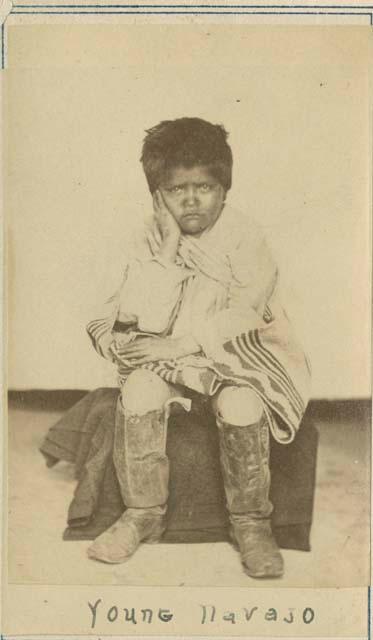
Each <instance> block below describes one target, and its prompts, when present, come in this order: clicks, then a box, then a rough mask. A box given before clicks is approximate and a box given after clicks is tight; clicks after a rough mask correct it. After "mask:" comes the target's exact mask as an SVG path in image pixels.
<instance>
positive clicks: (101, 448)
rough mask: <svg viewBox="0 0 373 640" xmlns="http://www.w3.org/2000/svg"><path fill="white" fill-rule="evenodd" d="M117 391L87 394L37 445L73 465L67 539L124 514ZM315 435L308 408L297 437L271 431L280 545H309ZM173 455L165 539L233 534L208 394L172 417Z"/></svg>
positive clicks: (98, 529) (87, 536)
mask: <svg viewBox="0 0 373 640" xmlns="http://www.w3.org/2000/svg"><path fill="white" fill-rule="evenodd" d="M118 394H119V391H118V389H114V388H100V389H96V390H95V391H92V392H89V393H87V395H86V396H84V397H83V398H82V399H81V400H80V401H79V402H78V403H77V404H75V405H74V406H73V407H72V408H71V409H69V410H68V411H67V412H66V413H65V414H64V415H63V416H62V417H61V419H60V420H59V421H58V422H57V423H56V424H55V425H54V426H52V427H51V428H50V429H49V431H48V433H47V435H46V437H45V440H44V442H43V444H42V446H41V448H40V451H41V452H42V454H43V455H44V456H45V458H46V462H47V464H48V466H51V467H52V466H53V465H54V464H56V463H57V462H58V461H59V460H65V461H67V462H70V463H73V464H74V465H75V471H76V478H77V486H76V489H75V493H74V496H73V499H72V502H71V504H70V507H69V511H68V516H67V525H68V526H67V528H66V530H65V532H64V534H63V537H64V539H65V540H91V539H94V538H96V537H97V536H98V535H100V534H101V533H102V532H103V531H105V530H106V529H107V528H108V527H110V526H111V525H112V524H113V523H114V522H115V520H117V519H118V517H119V516H120V515H121V514H122V513H123V511H124V510H125V506H124V504H123V501H122V498H121V494H120V488H119V484H118V480H117V477H116V472H115V468H114V464H113V439H114V424H115V409H116V403H117V399H118ZM317 442H318V434H317V431H316V428H315V427H314V425H313V423H312V422H311V421H310V420H309V418H308V414H307V412H306V414H305V416H304V418H303V420H302V422H301V425H300V429H299V431H298V432H297V434H296V436H295V438H294V440H293V441H292V442H291V443H290V444H288V445H285V446H284V445H283V444H279V443H278V442H276V441H275V440H274V438H273V437H271V456H270V469H271V493H270V498H271V501H272V503H273V506H274V509H273V514H272V529H273V532H274V535H275V537H276V539H277V542H278V544H279V545H280V546H281V547H282V548H287V549H297V550H304V551H309V550H310V530H311V523H312V511H313V501H314V491H315V470H316V453H317ZM167 454H168V456H169V459H170V497H169V503H168V504H169V508H168V515H167V518H168V526H167V530H166V532H165V534H164V536H163V538H162V541H164V542H217V541H224V540H228V513H227V511H226V507H225V497H224V487H223V480H222V476H221V471H220V462H219V444H218V433H217V428H216V425H215V418H214V415H213V413H212V411H211V409H210V404H209V400H208V398H204V397H202V396H199V395H197V396H196V398H193V403H192V411H191V412H190V413H189V414H186V413H185V412H184V411H182V410H181V409H180V411H178V412H177V413H176V414H175V415H172V416H171V417H170V419H169V423H168V436H167Z"/></svg>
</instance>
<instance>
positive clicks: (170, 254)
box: [158, 234, 180, 262]
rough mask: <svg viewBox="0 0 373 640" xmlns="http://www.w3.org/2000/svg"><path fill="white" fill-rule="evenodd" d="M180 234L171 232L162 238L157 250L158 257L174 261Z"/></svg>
mask: <svg viewBox="0 0 373 640" xmlns="http://www.w3.org/2000/svg"><path fill="white" fill-rule="evenodd" d="M179 240H180V234H172V235H169V236H167V237H166V238H164V240H163V242H162V245H161V248H160V250H159V253H158V255H159V257H160V258H163V259H164V260H167V261H169V262H175V259H176V254H177V250H178V247H179Z"/></svg>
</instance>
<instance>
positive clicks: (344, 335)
mask: <svg viewBox="0 0 373 640" xmlns="http://www.w3.org/2000/svg"><path fill="white" fill-rule="evenodd" d="M370 38H371V32H370V29H369V28H366V27H361V26H349V27H344V26H338V27H334V26H324V27H322V28H320V27H317V26H306V27H304V26H297V25H293V26H281V27H278V26H270V25H249V24H242V23H241V24H236V25H234V26H227V25H224V24H217V23H211V24H210V23H201V24H193V25H192V24H167V23H162V24H157V25H154V24H146V23H139V24H126V23H118V24H115V25H114V24H110V23H108V24H100V25H98V24H93V23H92V24H89V25H84V24H78V23H76V24H71V25H66V24H63V23H61V24H49V25H40V24H28V25H27V26H26V25H22V24H14V25H10V26H9V27H8V41H7V52H8V53H7V55H8V69H7V71H6V77H5V79H4V122H5V125H6V128H5V145H4V148H5V154H4V186H5V191H4V193H5V203H6V207H5V210H6V256H7V265H6V272H7V280H8V290H7V296H8V302H7V318H8V319H7V326H8V346H7V361H8V373H7V389H8V410H7V425H8V430H7V453H6V455H7V461H8V462H7V469H8V471H7V486H8V502H9V504H8V506H9V513H8V519H7V572H8V573H7V575H8V581H9V583H10V584H13V585H90V586H95V585H98V586H99V585H106V586H110V585H112V586H114V585H115V586H118V585H123V586H126V587H203V588H204V587H206V588H209V587H228V588H231V587H232V588H238V587H249V588H251V589H259V590H263V589H266V588H274V589H276V590H281V589H283V588H299V589H302V588H310V587H312V588H315V589H316V588H353V587H356V588H362V587H367V586H368V585H369V583H370V546H369V545H370V464H371V462H370V457H371V456H370V450H371V433H370V408H371V404H370V395H371V392H370V306H371V303H370V266H371V264H370V263H371V255H370V251H371V249H370V244H371V240H370V220H369V208H370V189H369V183H370V171H371V168H370V160H371V159H370V147H371V143H370V136H371V132H370V84H369V63H370V57H369V56H370V46H371V44H370ZM97 603H98V600H97V601H96V605H94V602H93V603H92V602H91V604H90V616H91V617H90V618H89V621H92V628H94V625H93V622H94V621H95V620H96V616H102V617H103V616H105V617H106V615H107V608H106V609H105V608H104V604H100V605H99V606H98V604H97ZM95 606H96V607H97V609H95ZM105 606H106V605H105ZM206 606H207V604H206ZM142 611H143V612H144V611H145V610H144V609H143V610H142ZM287 612H288V609H286V610H284V613H283V615H286V614H287ZM127 614H128V611H127ZM202 614H203V615H204V616H205V619H206V617H207V618H208V617H209V616H210V619H211V615H212V612H211V609H208V608H205V609H204V610H203V609H202ZM113 615H114V614H113ZM146 615H147V614H144V613H140V611H138V612H135V613H132V616H138V622H148V620H146V619H145V618H146ZM213 615H215V613H214V614H213ZM247 615H249V614H248V613H246V616H247ZM276 615H277V614H276ZM289 615H290V614H289ZM307 615H312V614H307V613H306V614H305V613H304V610H303V616H306V617H307ZM108 616H109V618H108V619H110V614H108ZM144 616H145V618H144ZM143 618H144V619H143ZM246 619H247V617H246ZM273 619H275V618H273ZM266 620H269V618H266ZM231 621H232V620H231ZM127 622H128V620H127ZM132 622H134V621H133V620H132ZM233 622H234V621H233ZM110 628H111V627H110ZM112 628H113V629H114V626H113V627H112ZM126 629H127V632H126V633H129V630H128V629H129V626H128V625H127V627H126ZM132 632H133V627H132Z"/></svg>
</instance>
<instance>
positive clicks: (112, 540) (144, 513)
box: [87, 507, 166, 564]
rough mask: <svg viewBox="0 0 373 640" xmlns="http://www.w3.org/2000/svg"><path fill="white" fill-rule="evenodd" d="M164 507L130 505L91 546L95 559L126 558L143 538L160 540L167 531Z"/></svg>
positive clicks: (102, 560)
mask: <svg viewBox="0 0 373 640" xmlns="http://www.w3.org/2000/svg"><path fill="white" fill-rule="evenodd" d="M165 513H166V508H165V507H152V508H150V509H127V511H125V512H124V513H123V515H122V516H121V517H120V518H119V520H117V522H115V524H113V525H112V526H111V527H110V529H107V531H105V532H104V533H102V534H101V535H100V536H99V537H98V538H96V540H95V541H94V542H93V544H92V545H91V546H90V547H89V548H88V550H87V555H88V557H89V558H91V559H92V560H99V561H101V562H108V563H110V564H117V563H121V562H126V560H128V559H129V558H130V557H131V556H132V555H133V554H134V553H135V551H136V549H137V548H138V547H139V545H140V544H141V542H153V543H154V542H158V541H159V540H160V538H161V537H162V534H163V533H164V531H165V529H166V526H165V523H164V515H165Z"/></svg>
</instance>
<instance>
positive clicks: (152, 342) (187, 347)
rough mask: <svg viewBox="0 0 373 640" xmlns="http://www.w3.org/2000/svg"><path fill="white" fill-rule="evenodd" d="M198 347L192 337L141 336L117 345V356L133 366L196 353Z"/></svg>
mask: <svg viewBox="0 0 373 640" xmlns="http://www.w3.org/2000/svg"><path fill="white" fill-rule="evenodd" d="M199 351H200V347H199V345H198V344H197V342H195V341H194V339H193V338H192V337H189V336H187V337H182V338H158V337H154V338H152V337H151V338H141V339H137V340H135V341H134V342H131V343H129V344H125V345H121V346H118V348H117V356H119V357H122V358H124V359H125V360H126V361H127V362H129V363H131V364H133V365H134V366H140V365H142V364H146V363H147V362H157V361H158V360H176V359H177V358H182V357H183V356H186V355H189V354H191V353H198V352H199Z"/></svg>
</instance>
